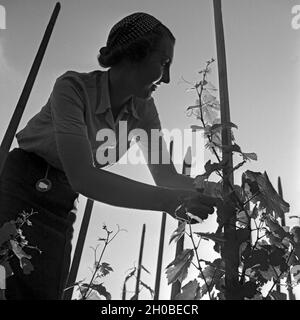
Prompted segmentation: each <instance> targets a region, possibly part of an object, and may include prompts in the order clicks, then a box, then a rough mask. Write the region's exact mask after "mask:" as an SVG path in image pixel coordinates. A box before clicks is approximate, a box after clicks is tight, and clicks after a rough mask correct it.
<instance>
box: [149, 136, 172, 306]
mask: <svg viewBox="0 0 300 320" xmlns="http://www.w3.org/2000/svg"><path fill="white" fill-rule="evenodd" d="M173 147H174V141H173V140H172V141H171V142H170V151H169V153H170V159H171V160H172V159H173ZM166 220H167V214H166V212H163V213H162V218H161V227H160V237H159V248H158V258H157V267H156V276H155V287H154V297H153V300H158V299H159V290H160V279H161V269H162V260H163V252H164V242H165V230H166Z"/></svg>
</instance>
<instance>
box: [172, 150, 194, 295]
mask: <svg viewBox="0 0 300 320" xmlns="http://www.w3.org/2000/svg"><path fill="white" fill-rule="evenodd" d="M191 167H192V151H191V147H189V148H188V150H187V152H186V155H185V157H184V160H183V166H182V174H185V175H187V176H190V175H191ZM179 225H180V221H179V222H178V227H179ZM183 248H184V235H183V236H182V237H181V238H180V239H179V240H178V241H177V243H176V253H175V257H177V256H178V255H179V254H180V253H181V252H182V251H183ZM180 290H181V283H180V282H179V281H178V280H176V281H175V282H174V283H173V284H172V289H171V300H174V299H175V297H176V296H177V294H179V293H180Z"/></svg>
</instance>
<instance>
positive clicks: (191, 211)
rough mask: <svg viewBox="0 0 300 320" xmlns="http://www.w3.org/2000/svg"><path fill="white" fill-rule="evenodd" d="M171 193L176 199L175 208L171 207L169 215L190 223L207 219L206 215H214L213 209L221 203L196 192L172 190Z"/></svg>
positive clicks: (216, 199)
mask: <svg viewBox="0 0 300 320" xmlns="http://www.w3.org/2000/svg"><path fill="white" fill-rule="evenodd" d="M173 192H174V195H175V196H176V197H177V207H176V208H174V207H173V209H171V212H170V211H169V213H170V214H171V215H172V217H173V218H175V219H179V220H187V221H189V222H190V223H197V222H201V221H202V220H205V219H207V218H208V215H210V214H212V213H214V211H215V209H214V207H217V205H218V204H219V202H220V201H221V199H218V198H213V197H210V196H206V195H203V194H201V193H199V192H196V191H186V190H174V191H173ZM193 216H194V217H193ZM200 219H201V220H200Z"/></svg>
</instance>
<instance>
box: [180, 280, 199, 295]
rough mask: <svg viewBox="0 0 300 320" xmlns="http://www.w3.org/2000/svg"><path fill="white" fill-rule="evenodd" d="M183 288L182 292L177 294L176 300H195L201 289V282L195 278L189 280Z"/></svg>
mask: <svg viewBox="0 0 300 320" xmlns="http://www.w3.org/2000/svg"><path fill="white" fill-rule="evenodd" d="M181 290H182V292H180V293H178V294H177V295H176V296H175V300H195V298H196V296H197V291H198V290H199V283H198V281H197V280H196V279H195V280H193V281H190V282H188V283H187V284H186V285H185V286H184V287H183V288H182V289H181Z"/></svg>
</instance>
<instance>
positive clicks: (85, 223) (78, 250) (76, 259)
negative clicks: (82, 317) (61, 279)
mask: <svg viewBox="0 0 300 320" xmlns="http://www.w3.org/2000/svg"><path fill="white" fill-rule="evenodd" d="M93 205H94V201H93V200H91V199H87V201H86V206H85V210H84V214H83V218H82V222H81V227H80V231H79V235H78V240H77V244H76V247H75V251H74V255H73V260H72V264H71V268H70V272H69V275H68V279H67V285H66V287H67V288H69V287H71V286H73V285H74V284H75V282H76V277H77V273H78V269H79V264H80V260H81V255H82V251H83V247H84V242H85V238H86V234H87V230H88V227H89V223H90V219H91V214H92V210H93ZM72 295H73V287H72V288H71V289H68V290H67V291H65V292H64V294H63V297H62V299H63V300H71V299H72Z"/></svg>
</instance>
